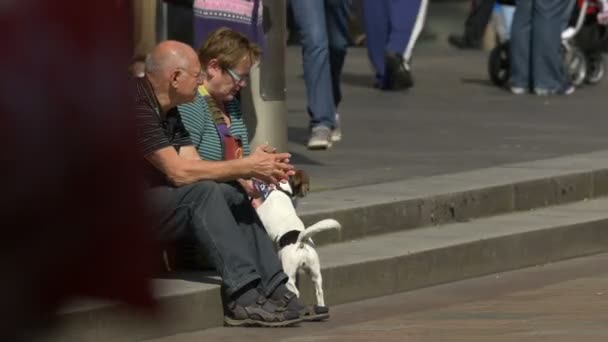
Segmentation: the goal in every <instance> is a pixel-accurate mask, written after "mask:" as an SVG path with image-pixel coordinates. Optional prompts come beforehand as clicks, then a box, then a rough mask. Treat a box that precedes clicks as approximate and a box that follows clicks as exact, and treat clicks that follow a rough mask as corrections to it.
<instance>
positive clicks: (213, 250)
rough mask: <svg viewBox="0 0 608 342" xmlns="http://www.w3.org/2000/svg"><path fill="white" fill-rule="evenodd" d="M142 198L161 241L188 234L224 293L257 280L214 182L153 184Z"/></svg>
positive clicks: (231, 217)
mask: <svg viewBox="0 0 608 342" xmlns="http://www.w3.org/2000/svg"><path fill="white" fill-rule="evenodd" d="M146 198H147V200H148V203H149V205H148V207H149V208H150V212H151V222H155V223H158V228H159V230H158V231H159V238H160V239H161V241H172V240H176V239H179V238H181V237H184V236H187V235H188V234H190V233H191V234H192V237H193V238H195V239H196V241H197V243H199V244H200V245H201V246H202V248H203V249H204V250H205V251H206V253H207V254H208V257H209V260H210V261H211V263H212V264H213V266H214V267H215V268H216V269H217V271H218V273H219V274H220V276H221V277H222V281H223V283H224V285H225V287H226V293H227V294H228V295H233V294H235V293H236V292H237V291H239V290H240V289H241V288H243V287H244V286H246V285H247V284H250V283H259V282H260V280H261V277H260V274H259V273H258V271H257V269H256V265H255V264H254V263H253V262H252V260H253V256H252V254H251V248H250V246H248V245H247V243H246V241H244V240H243V239H242V238H241V235H242V234H241V232H240V230H239V228H238V225H237V223H236V222H235V220H234V218H233V215H232V212H231V210H230V209H229V206H228V205H227V201H226V199H225V196H224V194H223V192H222V191H221V189H220V187H219V186H218V185H217V184H216V183H215V182H199V183H195V184H191V185H187V186H183V187H179V188H173V187H168V186H164V187H156V188H153V189H151V190H148V191H147V192H146Z"/></svg>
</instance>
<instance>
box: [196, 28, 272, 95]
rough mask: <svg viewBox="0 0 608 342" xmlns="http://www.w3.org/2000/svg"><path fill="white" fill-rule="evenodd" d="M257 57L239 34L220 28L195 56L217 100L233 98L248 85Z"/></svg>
mask: <svg viewBox="0 0 608 342" xmlns="http://www.w3.org/2000/svg"><path fill="white" fill-rule="evenodd" d="M260 54H261V51H260V48H259V47H258V46H257V45H256V44H255V43H252V42H250V41H249V40H248V39H247V37H245V36H244V35H242V34H240V33H239V32H236V31H233V30H231V29H228V28H225V27H223V28H219V29H217V30H215V31H214V32H212V33H211V34H209V37H207V39H206V40H205V42H204V43H203V45H202V46H201V47H200V49H199V50H198V57H199V60H200V63H201V65H202V67H203V70H204V72H205V81H204V84H205V87H207V90H208V91H209V92H210V93H211V96H213V97H214V98H216V99H218V100H220V101H229V100H231V99H232V98H234V96H235V94H236V93H238V92H239V91H240V90H241V88H243V87H245V86H246V85H247V80H248V78H249V73H250V71H251V68H252V66H253V65H254V64H255V63H257V62H258V61H259V59H260Z"/></svg>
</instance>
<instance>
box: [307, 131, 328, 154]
mask: <svg viewBox="0 0 608 342" xmlns="http://www.w3.org/2000/svg"><path fill="white" fill-rule="evenodd" d="M330 135H331V130H330V129H329V128H328V127H325V126H316V127H313V128H312V132H311V133H310V139H308V149H309V150H326V149H328V148H330V147H331V138H330Z"/></svg>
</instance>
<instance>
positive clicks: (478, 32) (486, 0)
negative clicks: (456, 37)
mask: <svg viewBox="0 0 608 342" xmlns="http://www.w3.org/2000/svg"><path fill="white" fill-rule="evenodd" d="M495 2H496V1H495V0H478V1H474V5H473V7H472V9H471V13H470V14H469V16H468V17H467V20H466V21H465V24H464V39H465V41H467V42H468V43H470V44H471V45H479V44H480V43H481V39H482V38H483V35H484V33H485V32H486V27H487V26H488V23H489V22H490V18H491V17H492V10H493V9H494V3H495Z"/></svg>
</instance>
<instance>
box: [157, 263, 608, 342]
mask: <svg viewBox="0 0 608 342" xmlns="http://www.w3.org/2000/svg"><path fill="white" fill-rule="evenodd" d="M607 305H608V255H607V254H604V255H597V256H592V257H587V258H580V259H574V260H569V261H564V262H560V263H555V264H549V265H545V266H540V267H532V268H528V269H523V270H518V271H513V272H507V273H503V274H497V275H490V276H487V277H482V278H477V279H471V280H466V281H461V282H456V283H451V284H446V285H441V286H436V287H432V288H427V289H423V290H418V291H413V292H409V293H403V294H398V295H393V296H388V297H382V298H377V299H372V300H367V301H363V302H358V303H352V304H346V305H340V306H337V307H334V308H332V313H333V318H332V319H331V320H330V321H328V322H325V323H307V324H302V326H300V327H297V328H291V329H243V328H238V329H237V328H216V329H209V330H206V331H203V332H198V333H191V334H182V335H178V336H173V337H166V338H162V339H159V340H153V341H154V342H194V341H209V342H210V341H223V342H232V341H235V342H236V341H249V342H256V341H260V342H261V341H282V342H304V341H306V342H312V341H326V342H341V341H344V342H357V341H362V342H363V341H395V342H397V341H399V342H401V341H408V342H438V341H450V342H460V341H462V342H465V341H466V342H487V341H496V342H503V341H504V342H507V341H521V342H542V341H547V340H550V341H554V342H572V341H577V340H581V341H586V342H604V341H606V340H607V339H608V313H606V306H607Z"/></svg>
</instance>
